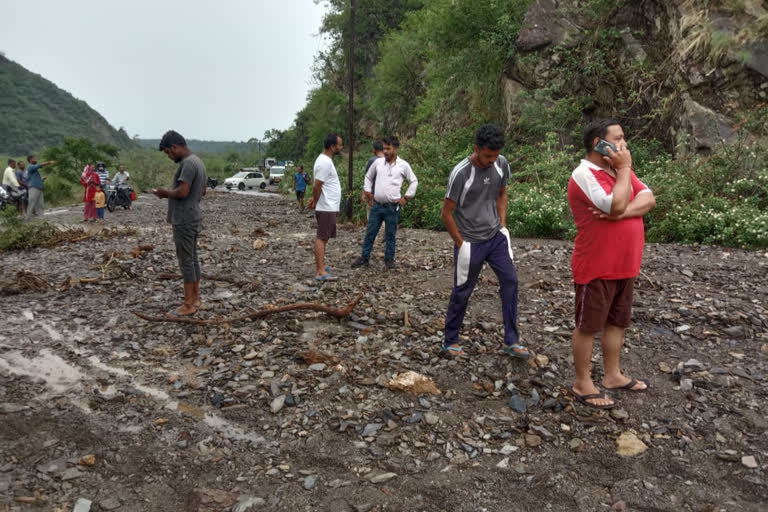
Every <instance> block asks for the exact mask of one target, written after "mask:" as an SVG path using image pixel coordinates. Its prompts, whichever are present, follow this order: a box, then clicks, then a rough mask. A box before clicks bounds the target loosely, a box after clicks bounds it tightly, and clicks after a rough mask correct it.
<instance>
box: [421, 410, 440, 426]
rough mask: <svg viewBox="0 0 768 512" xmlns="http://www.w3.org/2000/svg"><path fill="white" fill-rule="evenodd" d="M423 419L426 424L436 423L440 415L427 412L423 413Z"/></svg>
mask: <svg viewBox="0 0 768 512" xmlns="http://www.w3.org/2000/svg"><path fill="white" fill-rule="evenodd" d="M424 421H426V422H427V425H437V423H438V422H439V421H440V416H438V415H437V414H435V413H433V412H428V413H426V414H425V415H424Z"/></svg>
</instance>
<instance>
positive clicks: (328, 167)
mask: <svg viewBox="0 0 768 512" xmlns="http://www.w3.org/2000/svg"><path fill="white" fill-rule="evenodd" d="M323 147H324V148H325V149H324V150H323V152H322V153H320V155H319V156H318V157H317V160H315V166H314V169H313V174H314V175H315V182H314V184H313V185H312V199H310V200H309V203H308V204H307V208H309V209H310V210H311V209H314V210H315V218H316V219H317V236H316V239H315V280H317V281H333V280H336V276H334V275H332V274H331V273H330V272H329V271H330V267H326V266H325V246H326V244H327V243H328V240H329V239H331V238H336V214H337V213H338V211H339V206H341V182H340V181H339V175H338V174H337V173H336V166H335V165H333V157H334V156H336V155H338V154H339V153H340V152H341V149H342V148H343V147H344V146H343V144H342V140H341V137H339V136H338V135H336V134H335V133H329V134H328V135H326V136H325V140H324V141H323Z"/></svg>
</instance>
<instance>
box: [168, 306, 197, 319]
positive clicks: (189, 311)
mask: <svg viewBox="0 0 768 512" xmlns="http://www.w3.org/2000/svg"><path fill="white" fill-rule="evenodd" d="M195 313H197V308H196V307H195V306H190V305H189V304H182V305H181V306H179V307H178V308H176V309H175V310H173V311H169V312H168V316H171V317H179V316H190V315H194V314H195Z"/></svg>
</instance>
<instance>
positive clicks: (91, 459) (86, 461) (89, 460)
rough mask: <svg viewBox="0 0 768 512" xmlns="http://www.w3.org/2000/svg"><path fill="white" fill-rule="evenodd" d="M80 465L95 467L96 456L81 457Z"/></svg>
mask: <svg viewBox="0 0 768 512" xmlns="http://www.w3.org/2000/svg"><path fill="white" fill-rule="evenodd" d="M80 464H81V465H83V466H93V465H94V464H96V456H95V455H83V456H82V457H80Z"/></svg>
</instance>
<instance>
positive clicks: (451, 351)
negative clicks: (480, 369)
mask: <svg viewBox="0 0 768 512" xmlns="http://www.w3.org/2000/svg"><path fill="white" fill-rule="evenodd" d="M440 352H442V353H444V354H446V355H448V356H450V357H453V358H458V357H463V356H466V355H467V353H466V352H464V347H462V346H461V345H459V346H458V347H454V346H451V345H448V346H446V345H440Z"/></svg>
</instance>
